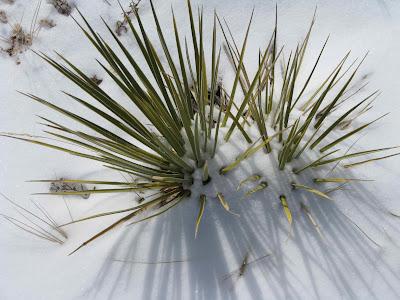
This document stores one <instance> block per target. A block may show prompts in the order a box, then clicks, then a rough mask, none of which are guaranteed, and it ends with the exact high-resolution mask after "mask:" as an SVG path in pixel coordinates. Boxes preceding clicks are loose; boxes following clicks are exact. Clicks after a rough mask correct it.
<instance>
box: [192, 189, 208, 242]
mask: <svg viewBox="0 0 400 300" xmlns="http://www.w3.org/2000/svg"><path fill="white" fill-rule="evenodd" d="M206 200H207V198H206V195H203V194H201V195H200V210H199V214H198V215H197V218H196V229H195V232H194V238H196V237H197V233H198V232H199V226H200V222H201V218H202V217H203V213H204V208H205V206H206Z"/></svg>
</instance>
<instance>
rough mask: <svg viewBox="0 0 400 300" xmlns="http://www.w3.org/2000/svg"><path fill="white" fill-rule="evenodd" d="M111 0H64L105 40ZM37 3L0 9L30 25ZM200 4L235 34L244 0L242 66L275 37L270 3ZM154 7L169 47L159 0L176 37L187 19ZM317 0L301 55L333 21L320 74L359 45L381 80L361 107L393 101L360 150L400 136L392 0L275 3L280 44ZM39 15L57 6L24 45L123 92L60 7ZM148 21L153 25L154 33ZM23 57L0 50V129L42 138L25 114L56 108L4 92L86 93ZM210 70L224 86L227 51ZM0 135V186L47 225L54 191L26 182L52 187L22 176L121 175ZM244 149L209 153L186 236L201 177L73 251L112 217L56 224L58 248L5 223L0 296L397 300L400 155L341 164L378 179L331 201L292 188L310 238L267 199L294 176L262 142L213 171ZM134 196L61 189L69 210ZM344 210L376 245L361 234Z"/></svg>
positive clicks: (295, 33)
mask: <svg viewBox="0 0 400 300" xmlns="http://www.w3.org/2000/svg"><path fill="white" fill-rule="evenodd" d="M110 2H111V4H112V5H111V6H109V5H108V4H107V3H106V1H102V0H86V1H84V0H76V1H74V3H75V4H76V5H78V7H79V9H80V10H81V11H82V13H83V14H84V15H85V17H87V19H88V21H89V22H90V23H91V25H92V26H93V27H94V28H95V29H96V30H97V31H98V32H99V33H100V34H102V35H103V36H106V37H108V35H107V30H106V28H105V27H104V25H103V23H102V21H101V19H100V16H102V17H104V19H105V20H106V21H107V22H110V23H112V24H114V22H116V20H121V19H122V16H121V13H120V9H119V7H118V5H117V3H116V1H114V0H110ZM36 4H37V2H36V1H27V0H16V1H15V3H14V4H12V5H11V4H7V3H5V1H3V2H1V1H0V10H4V11H6V13H7V15H8V16H9V19H11V21H12V22H13V23H15V22H18V21H19V20H20V19H21V18H22V24H23V25H24V26H26V27H29V26H30V21H31V18H32V14H33V11H34V8H35V6H36ZM122 4H123V6H124V7H127V5H128V1H122ZM197 4H199V5H203V6H204V15H205V25H206V28H208V29H210V28H211V25H212V14H213V11H214V9H216V10H217V12H218V13H219V14H220V15H222V16H224V17H226V19H227V21H228V22H229V24H230V25H231V28H232V31H233V32H234V33H235V35H236V36H237V37H238V40H239V41H241V39H242V38H243V36H244V33H245V30H246V26H247V22H248V19H249V17H250V14H251V10H252V8H253V7H255V17H254V22H253V25H252V29H251V34H250V36H249V43H248V52H247V55H246V64H247V68H248V69H250V70H254V69H255V68H256V65H257V63H258V62H257V59H252V58H253V57H258V56H257V55H258V49H259V48H260V47H263V46H265V44H266V43H267V38H268V37H269V35H270V34H271V28H272V24H273V22H274V6H275V3H274V2H273V1H258V0H254V1H239V0H230V1H214V0H209V1H199V2H193V5H197ZM155 5H156V8H157V12H158V15H159V18H160V20H161V22H162V24H163V28H164V31H165V34H166V36H167V43H169V44H170V45H172V44H173V42H174V39H173V35H172V28H171V26H170V25H171V10H170V7H171V5H172V6H173V8H174V12H175V15H176V17H177V19H178V23H179V24H181V25H182V26H181V28H182V30H183V32H182V35H183V34H186V35H188V34H189V31H188V30H189V29H188V27H187V26H183V24H186V23H185V22H187V15H186V6H185V5H184V1H161V0H159V1H155ZM315 5H317V6H318V12H317V22H316V26H315V31H314V32H313V35H312V40H311V44H310V49H309V57H313V55H315V54H316V53H318V51H319V49H320V47H321V46H322V43H323V41H324V39H325V38H326V37H327V35H328V34H331V35H330V41H329V43H328V48H327V52H326V53H325V55H324V58H323V60H322V61H321V66H320V69H321V74H320V75H323V74H327V73H328V72H329V70H330V69H331V68H332V67H333V66H334V65H335V63H336V62H337V61H338V59H340V58H341V57H342V56H343V55H344V54H345V53H346V52H347V51H348V50H349V49H351V50H352V53H351V57H352V58H355V57H361V56H362V55H363V54H364V53H365V52H366V51H367V50H369V51H370V54H369V55H368V58H367V60H366V63H365V65H364V66H363V69H362V71H363V72H365V73H369V74H370V75H369V79H368V80H369V81H370V84H369V90H370V91H373V90H374V89H378V88H379V89H381V90H382V92H383V93H382V95H381V96H380V98H379V101H378V102H377V104H376V105H375V107H374V110H373V113H372V114H369V116H368V117H366V119H363V120H364V121H365V120H371V118H374V117H375V116H379V115H381V114H383V113H386V112H388V111H390V112H391V114H390V115H389V116H388V117H386V118H385V119H384V120H382V121H381V122H379V123H377V124H375V125H374V126H373V127H371V128H370V130H369V133H368V135H366V136H364V137H363V138H362V139H360V141H359V142H358V143H357V147H358V148H360V149H367V148H368V149H370V148H378V147H386V146H391V145H397V144H399V143H400V140H399V137H398V131H397V130H396V129H397V128H398V126H399V125H400V123H399V119H400V106H399V105H398V99H399V96H400V85H399V84H398V69H399V67H400V61H399V58H398V53H399V51H400V40H399V39H398V36H399V33H400V21H399V20H400V19H399V17H400V4H399V3H397V2H396V1H392V0H376V1H372V0H370V1H367V0H353V1H344V0H339V1H317V2H313V1H307V0H301V1H287V0H284V1H283V0H282V1H278V9H279V34H280V41H281V42H282V43H283V42H284V43H285V45H287V46H285V47H287V48H288V49H291V48H292V47H293V46H294V45H295V43H296V42H297V41H299V39H300V38H301V37H303V36H304V34H305V32H306V30H307V28H308V25H309V22H310V20H311V18H312V14H313V11H314V8H315ZM140 14H141V16H142V19H143V21H144V23H145V24H146V25H148V26H149V27H150V28H154V27H153V22H152V17H151V11H150V6H149V4H148V1H146V0H143V1H142V3H141V6H140ZM74 15H75V16H76V15H77V14H76V12H74ZM39 18H50V19H53V20H54V21H55V23H56V24H57V25H56V27H54V28H51V29H44V28H43V29H42V30H41V31H40V33H39V35H38V37H37V38H36V39H35V40H34V41H33V47H32V48H33V49H35V50H38V51H43V52H44V53H48V54H50V53H51V52H52V51H53V50H57V51H59V52H60V53H61V54H63V55H65V56H66V57H67V58H69V59H70V60H71V61H73V62H76V63H78V64H79V66H80V67H82V69H84V70H86V71H87V72H88V73H93V75H94V74H96V75H98V76H99V77H101V78H103V79H104V81H103V82H102V87H103V88H104V89H106V90H107V91H108V92H110V93H111V94H112V95H115V96H116V97H119V99H121V101H122V102H124V103H126V104H127V105H130V104H129V102H128V101H127V99H126V98H125V97H124V96H123V95H122V93H121V92H120V91H119V90H118V88H116V87H115V86H114V85H113V84H112V81H111V80H110V79H109V78H107V76H106V74H105V72H104V71H102V70H101V68H100V66H98V65H97V64H96V62H95V58H98V56H99V55H98V54H97V53H96V52H95V49H93V47H92V46H91V45H89V43H88V42H87V40H86V39H85V37H84V35H83V34H82V32H81V31H80V30H79V28H78V27H77V26H76V25H75V23H74V22H73V20H72V19H71V18H69V17H65V16H63V15H60V14H58V13H57V11H56V10H55V9H54V8H53V7H52V6H51V5H49V4H48V3H46V2H45V1H43V3H42V7H41V10H40V14H39ZM9 31H10V26H8V25H5V24H1V23H0V35H1V36H2V37H4V36H7V35H8V34H9ZM206 32H207V31H206ZM150 34H151V36H152V37H153V38H156V32H155V31H154V30H153V31H150ZM208 37H210V36H208ZM122 40H123V41H124V42H125V43H126V44H127V45H128V46H129V47H130V49H132V53H134V54H135V51H138V50H137V45H135V43H134V42H133V41H132V39H130V35H129V32H128V34H124V35H123V37H122ZM209 40H210V39H209ZM2 46H3V47H4V46H5V44H2ZM156 46H158V47H160V45H156ZM286 54H288V53H286ZM19 60H20V62H21V63H20V64H17V63H16V62H17V59H16V58H10V57H9V56H8V55H7V54H4V53H2V54H0V65H1V66H0V70H1V71H2V74H3V75H2V76H1V77H0V131H1V132H17V133H29V134H32V135H43V133H42V131H41V130H42V126H40V125H39V124H38V118H37V117H36V115H43V114H45V115H46V116H51V117H54V118H59V116H58V115H57V114H55V113H54V112H52V111H49V110H48V109H46V108H43V107H42V106H40V105H38V104H36V103H33V102H32V101H29V100H28V101H27V99H26V98H25V97H24V96H22V95H20V94H18V93H17V92H16V90H19V91H24V92H30V93H33V94H36V95H39V96H41V97H43V98H45V99H51V100H53V101H55V102H56V103H58V104H60V105H62V106H63V107H66V108H68V109H72V110H75V111H81V110H82V108H81V107H80V106H79V105H78V104H77V103H73V102H71V101H68V99H67V97H65V96H63V95H62V94H61V93H60V92H59V91H60V90H65V91H69V92H73V93H74V94H76V95H84V94H83V93H82V92H81V91H79V90H77V89H76V87H75V86H73V85H72V84H71V83H70V82H68V81H66V80H65V79H64V78H63V77H62V76H61V75H60V74H58V73H57V72H56V71H55V70H53V69H51V68H50V67H49V66H48V65H46V64H45V63H44V62H43V61H42V60H41V59H40V58H39V57H37V56H36V55H35V54H34V53H32V52H31V51H26V52H24V53H22V54H20V55H19ZM311 64H312V59H311V60H310V61H306V67H307V66H308V67H310V66H311ZM221 74H223V78H222V80H223V82H224V84H225V85H226V86H227V87H229V86H230V84H231V82H232V81H233V77H234V74H233V72H232V70H231V66H230V65H229V64H228V62H227V60H226V59H224V60H223V62H222V65H221ZM228 89H229V88H228ZM132 109H134V108H133V107H132ZM83 112H84V111H83ZM84 113H86V112H84ZM56 120H57V119H56ZM63 122H64V121H63ZM65 123H66V124H72V123H68V122H67V121H65ZM73 126H75V127H76V125H75V124H74V125H73ZM383 130H384V131H385V132H384V134H383V133H382V132H383ZM253 134H254V136H255V135H256V133H255V132H253ZM232 140H233V141H235V140H236V141H237V139H235V138H233V139H232ZM0 145H1V146H0V192H2V193H3V194H5V195H7V196H8V197H9V198H11V199H13V200H14V201H16V202H17V203H20V204H23V205H25V206H27V207H29V208H32V207H33V206H32V204H31V203H30V200H31V199H34V200H35V201H38V202H39V203H41V204H42V205H43V206H45V207H46V209H47V210H48V211H49V212H50V214H51V215H52V216H54V217H55V218H56V220H57V221H58V222H59V223H65V222H68V221H69V214H68V211H67V209H66V207H65V205H64V202H63V200H62V199H61V198H55V197H43V196H42V197H40V196H33V195H31V194H32V193H34V192H44V191H46V190H48V188H49V186H48V184H46V183H40V184H37V183H29V182H26V181H27V180H31V179H43V178H61V177H63V178H82V179H83V178H85V179H103V180H108V179H113V180H115V179H116V177H117V180H123V178H122V177H121V175H120V174H118V173H115V172H111V171H109V170H105V169H104V167H102V166H101V165H100V164H97V163H95V162H91V161H87V160H85V159H82V158H77V157H72V156H70V155H68V154H64V153H59V152H54V151H52V150H48V149H44V148H41V147H38V146H32V145H30V144H27V143H22V142H18V141H15V140H10V139H5V138H1V144H0ZM246 147H247V145H244V144H242V143H238V144H234V145H224V146H222V147H221V149H220V150H219V152H218V154H217V157H216V159H215V162H213V164H210V173H211V176H212V178H213V180H212V182H211V183H210V184H209V185H207V186H206V188H205V189H204V190H202V192H204V193H206V194H207V195H208V200H207V206H206V210H205V213H204V216H203V219H202V221H201V224H200V231H199V235H198V237H197V239H194V223H195V218H196V215H197V212H198V201H197V198H196V197H197V195H198V193H199V190H200V189H202V187H201V183H200V182H199V180H197V185H196V188H195V189H194V193H193V197H192V198H190V199H188V200H185V201H183V202H182V203H181V204H180V205H178V206H177V207H176V208H174V209H172V210H170V211H168V212H167V213H166V214H164V215H162V216H161V217H159V218H155V219H151V220H150V221H148V222H143V223H139V224H136V225H131V226H128V227H125V226H122V227H119V228H118V229H115V230H113V231H112V232H109V233H108V234H107V235H106V236H104V237H102V238H100V239H98V240H96V241H95V242H94V243H92V244H90V245H88V246H86V247H84V248H82V249H81V250H80V251H78V252H77V253H75V254H74V255H72V256H68V253H70V252H71V251H72V250H73V249H75V247H77V246H78V245H80V243H82V242H83V241H85V240H86V239H87V238H89V237H90V236H91V235H93V234H95V233H97V232H98V230H99V229H100V228H104V227H105V226H107V224H111V222H112V220H114V219H115V218H114V217H105V218H100V219H96V220H93V221H88V222H85V223H80V224H79V223H78V224H73V225H70V226H68V227H66V228H65V230H66V232H67V233H68V235H69V239H68V240H67V241H66V242H65V244H63V245H56V244H52V243H48V242H46V241H43V240H40V239H37V238H35V237H33V236H31V235H29V234H26V233H24V232H22V231H20V230H18V229H17V228H15V227H14V226H12V225H11V224H10V223H9V222H7V221H6V220H2V221H1V223H0V226H1V231H2V234H1V235H0V269H1V272H0V299H230V298H232V299H236V298H237V299H382V298H385V299H386V300H389V299H398V298H399V297H400V284H399V283H400V249H399V247H400V232H399V230H398V228H399V222H400V219H399V218H396V217H394V216H392V215H390V214H389V213H388V212H389V211H391V212H393V213H395V214H398V215H400V205H399V202H398V196H399V194H400V193H399V187H398V182H399V179H400V171H399V170H400V159H399V158H398V157H397V158H392V159H389V160H386V161H379V162H377V163H374V164H372V165H368V166H367V165H365V167H360V168H357V169H355V170H354V171H353V172H354V173H353V174H354V176H353V177H357V178H371V179H376V181H374V182H367V183H355V184H354V185H352V188H351V189H349V190H346V191H340V192H337V193H335V194H334V199H335V201H334V202H330V201H325V200H321V199H318V198H310V199H305V197H304V195H305V194H304V193H301V192H300V191H295V192H293V193H296V194H295V195H296V198H295V199H296V201H297V199H302V201H308V200H309V201H308V204H309V205H310V206H311V207H312V209H313V210H312V211H313V213H314V216H315V218H316V220H317V222H318V225H319V226H320V229H321V231H322V233H323V235H324V238H321V237H320V236H319V235H318V233H317V232H316V231H315V228H314V227H313V226H312V225H311V224H310V222H309V220H308V219H307V218H306V217H305V216H304V214H303V213H302V212H301V211H300V209H299V207H298V203H297V204H296V201H294V200H293V199H289V200H288V201H289V205H291V207H293V219H294V222H293V225H292V233H291V234H290V238H288V235H289V231H290V230H289V226H288V222H287V220H286V218H285V216H284V214H283V212H282V209H281V206H280V203H279V197H278V196H279V194H280V193H282V192H285V193H287V194H290V193H292V192H291V191H290V182H291V180H292V179H291V178H285V177H283V176H280V177H275V176H274V174H276V173H277V172H278V171H277V170H276V169H277V168H276V166H274V165H273V164H272V163H271V162H269V161H268V159H266V158H265V157H263V155H262V153H257V154H256V155H254V156H253V157H252V158H251V159H249V160H248V161H247V162H246V164H243V166H242V167H241V168H240V169H237V170H235V171H233V172H232V173H229V174H228V175H226V176H224V177H222V176H221V175H219V174H218V171H219V168H220V167H221V166H224V165H225V164H226V163H228V162H230V161H232V159H233V158H234V157H236V155H237V154H239V153H240V152H241V151H243V150H244V149H246ZM328 170H329V169H326V170H324V171H328ZM257 172H258V173H262V174H268V176H267V181H268V183H269V187H268V188H267V189H266V190H265V191H262V192H258V193H254V194H253V195H251V196H250V197H248V198H245V199H242V200H241V199H240V198H241V197H242V195H243V192H239V193H236V192H235V190H236V187H237V185H238V183H239V182H240V181H241V180H243V179H245V178H246V177H248V176H249V175H253V174H255V173H257ZM253 187H254V186H253ZM216 192H222V193H223V194H224V196H225V197H226V199H227V200H228V201H229V203H230V205H231V210H232V211H233V212H235V213H239V214H240V217H236V216H234V215H232V214H229V213H227V212H226V211H225V210H224V209H223V208H222V207H221V205H220V203H219V202H218V201H217V199H216V198H215V197H214V198H213V197H212V195H215V194H216ZM136 198H137V196H136V195H131V194H122V195H104V196H103V195H91V197H90V198H89V199H87V200H85V199H82V198H79V197H77V198H66V199H67V200H66V201H68V204H69V206H70V208H71V213H72V215H73V217H74V218H79V217H83V216H88V215H92V214H95V213H99V212H103V211H107V210H110V209H119V208H125V207H127V206H130V205H132V204H134V203H136V202H135V199H136ZM311 200H312V201H311ZM313 201H318V202H313ZM0 213H4V214H7V215H11V216H14V217H18V215H17V213H16V212H15V211H14V210H12V208H11V206H10V204H9V203H8V202H7V201H5V200H4V201H0ZM346 216H347V217H349V218H350V219H351V220H352V221H353V222H354V223H355V224H357V225H358V226H359V227H360V228H362V230H363V231H364V232H366V233H367V234H368V236H369V237H370V238H372V239H373V240H374V241H375V242H376V243H378V244H379V245H380V246H376V245H375V244H374V243H373V242H371V241H370V240H369V239H368V238H367V237H366V236H365V235H364V234H363V233H362V232H361V231H360V230H358V229H357V227H356V226H354V225H353V224H352V223H351V222H349V220H348V219H347V218H346ZM246 253H249V261H252V260H254V259H256V258H259V257H261V256H264V255H266V254H270V255H269V256H267V257H265V258H264V259H261V260H260V261H258V262H255V263H253V264H249V265H248V267H247V270H246V272H245V275H244V276H241V277H238V276H237V274H236V273H235V274H233V275H232V276H231V277H229V278H226V275H227V274H229V273H231V272H232V271H235V270H237V269H238V268H239V267H240V265H241V264H242V261H243V258H244V256H245V255H246ZM171 261H175V262H171ZM149 262H170V263H159V264H149Z"/></svg>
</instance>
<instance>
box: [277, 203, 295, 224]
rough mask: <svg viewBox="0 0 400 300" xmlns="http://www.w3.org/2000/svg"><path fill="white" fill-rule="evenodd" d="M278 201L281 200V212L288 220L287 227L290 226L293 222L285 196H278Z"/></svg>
mask: <svg viewBox="0 0 400 300" xmlns="http://www.w3.org/2000/svg"><path fill="white" fill-rule="evenodd" d="M279 200H281V204H282V207H283V211H284V213H285V215H286V219H287V220H288V222H289V225H290V226H292V220H293V219H292V213H291V211H290V209H289V205H288V203H287V201H286V196H285V195H281V196H279Z"/></svg>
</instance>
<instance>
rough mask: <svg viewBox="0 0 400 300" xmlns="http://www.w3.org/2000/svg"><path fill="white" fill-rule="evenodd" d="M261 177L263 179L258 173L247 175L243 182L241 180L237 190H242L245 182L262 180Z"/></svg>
mask: <svg viewBox="0 0 400 300" xmlns="http://www.w3.org/2000/svg"><path fill="white" fill-rule="evenodd" d="M260 179H261V176H260V175H257V174H256V175H251V176H249V177H247V178H246V179H243V180H242V181H241V182H239V184H238V186H237V188H236V190H237V191H238V190H240V189H241V187H242V186H243V185H244V184H246V183H248V182H255V181H257V180H260Z"/></svg>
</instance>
